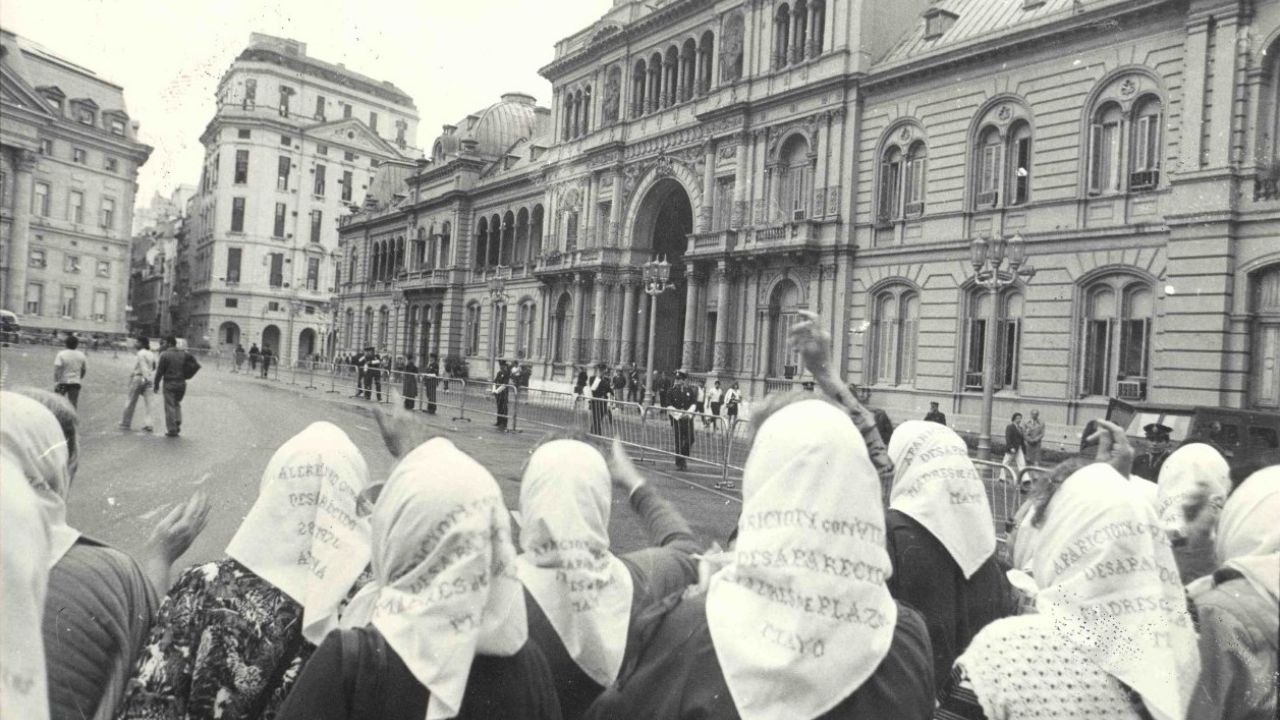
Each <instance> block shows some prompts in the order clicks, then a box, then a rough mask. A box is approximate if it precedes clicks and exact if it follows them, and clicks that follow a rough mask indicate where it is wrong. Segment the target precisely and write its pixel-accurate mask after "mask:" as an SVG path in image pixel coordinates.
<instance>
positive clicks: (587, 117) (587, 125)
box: [578, 85, 591, 135]
mask: <svg viewBox="0 0 1280 720" xmlns="http://www.w3.org/2000/svg"><path fill="white" fill-rule="evenodd" d="M589 132H591V86H590V85H588V86H586V87H585V88H583V90H582V127H581V128H580V130H579V132H578V134H579V135H586V134H587V133H589Z"/></svg>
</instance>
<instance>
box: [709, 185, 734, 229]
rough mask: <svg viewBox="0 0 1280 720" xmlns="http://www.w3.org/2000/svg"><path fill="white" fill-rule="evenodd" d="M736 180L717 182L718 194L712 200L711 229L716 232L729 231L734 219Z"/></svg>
mask: <svg viewBox="0 0 1280 720" xmlns="http://www.w3.org/2000/svg"><path fill="white" fill-rule="evenodd" d="M733 191H734V179H733V178H731V177H723V178H718V179H717V180H716V194H715V197H714V198H712V205H711V228H712V229H713V230H716V231H721V230H728V229H729V224H730V222H731V219H732V217H733Z"/></svg>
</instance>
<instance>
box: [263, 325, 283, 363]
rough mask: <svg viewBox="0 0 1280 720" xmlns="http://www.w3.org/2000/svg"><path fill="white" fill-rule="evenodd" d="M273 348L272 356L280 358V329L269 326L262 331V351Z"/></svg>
mask: <svg viewBox="0 0 1280 720" xmlns="http://www.w3.org/2000/svg"><path fill="white" fill-rule="evenodd" d="M267 348H271V354H272V355H275V356H276V357H279V356H280V328H278V327H276V326H275V325H268V326H266V327H265V328H263V330H262V349H263V350H266V349H267Z"/></svg>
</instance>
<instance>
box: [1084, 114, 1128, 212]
mask: <svg viewBox="0 0 1280 720" xmlns="http://www.w3.org/2000/svg"><path fill="white" fill-rule="evenodd" d="M1122 120H1123V115H1122V113H1121V111H1120V105H1119V104H1118V103H1114V102H1109V103H1105V104H1103V105H1102V106H1101V107H1099V108H1098V110H1097V112H1095V113H1094V115H1093V123H1092V124H1091V125H1090V126H1089V192H1090V193H1092V194H1095V195H1098V194H1102V193H1109V192H1119V191H1120V166H1121V162H1120V160H1121V157H1120V138H1121V137H1122V136H1121V131H1122V127H1121V125H1122Z"/></svg>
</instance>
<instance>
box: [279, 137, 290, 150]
mask: <svg viewBox="0 0 1280 720" xmlns="http://www.w3.org/2000/svg"><path fill="white" fill-rule="evenodd" d="M280 144H281V145H284V146H285V147H293V138H291V137H289V136H288V135H281V136H280Z"/></svg>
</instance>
